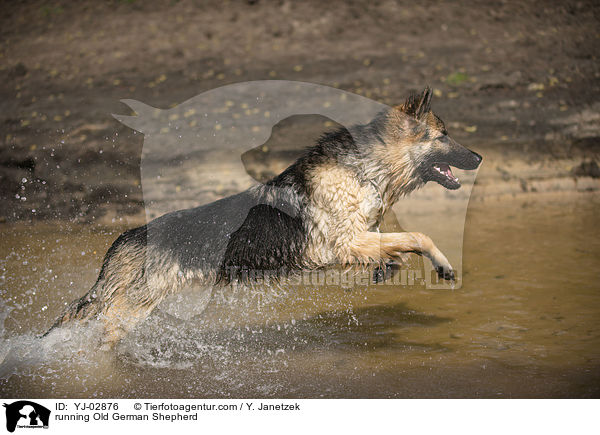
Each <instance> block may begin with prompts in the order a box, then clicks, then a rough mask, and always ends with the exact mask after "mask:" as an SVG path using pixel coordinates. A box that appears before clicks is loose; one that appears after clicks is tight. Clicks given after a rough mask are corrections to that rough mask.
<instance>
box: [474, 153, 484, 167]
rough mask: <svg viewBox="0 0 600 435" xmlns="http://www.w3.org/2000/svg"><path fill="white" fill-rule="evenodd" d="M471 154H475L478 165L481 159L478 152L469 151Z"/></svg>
mask: <svg viewBox="0 0 600 435" xmlns="http://www.w3.org/2000/svg"><path fill="white" fill-rule="evenodd" d="M471 152H472V153H473V154H475V158H476V159H477V166H479V164H480V163H481V161H482V160H483V157H481V156H480V155H479V154H477V153H476V152H475V151H471Z"/></svg>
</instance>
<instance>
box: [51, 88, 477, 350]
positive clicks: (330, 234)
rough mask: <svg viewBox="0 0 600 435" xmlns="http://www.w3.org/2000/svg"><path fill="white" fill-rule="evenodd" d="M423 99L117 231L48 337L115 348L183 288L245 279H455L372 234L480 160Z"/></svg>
mask: <svg viewBox="0 0 600 435" xmlns="http://www.w3.org/2000/svg"><path fill="white" fill-rule="evenodd" d="M431 96H432V92H431V89H429V88H425V90H424V91H423V92H422V93H420V94H411V95H410V96H409V97H408V98H407V99H406V101H405V102H404V103H403V104H401V105H399V106H395V107H392V108H390V109H388V110H386V111H383V112H381V113H379V114H378V115H377V116H376V117H375V118H374V119H373V120H371V121H370V122H369V123H367V124H364V125H356V126H353V127H350V128H349V129H345V128H341V129H337V130H335V131H333V132H329V133H325V134H324V135H323V136H321V138H320V139H319V140H318V141H317V143H316V144H315V145H314V146H312V147H310V148H308V149H307V150H306V152H305V153H304V154H303V155H302V156H301V157H300V158H298V160H296V162H295V163H293V164H292V165H291V166H289V167H288V168H287V169H285V170H284V171H283V172H282V173H281V174H279V175H277V176H275V177H274V178H272V179H271V180H269V181H268V182H266V183H264V184H260V185H257V186H254V187H251V188H250V189H248V190H246V191H244V192H241V193H239V194H236V195H233V196H229V197H226V198H223V199H221V200H218V201H216V202H213V203H210V204H207V205H203V206H200V207H196V208H192V209H187V210H180V211H176V212H171V213H167V214H165V215H163V216H161V217H158V218H156V219H154V220H153V221H151V222H149V223H148V224H146V225H143V226H141V227H138V228H134V229H131V230H128V231H125V232H124V233H123V234H121V235H120V236H119V237H118V238H117V239H116V241H115V242H114V243H113V244H112V246H111V247H110V248H109V250H108V252H107V253H106V255H105V257H104V261H103V263H102V268H101V270H100V274H99V276H98V279H97V281H96V283H95V284H94V285H93V287H92V288H91V290H90V291H89V292H88V293H86V294H85V295H84V296H82V297H81V298H80V299H77V300H75V301H73V302H72V303H71V304H70V305H69V306H68V307H67V309H66V311H65V312H64V313H63V314H62V315H61V316H60V317H59V318H58V320H57V321H56V323H55V324H54V325H53V326H52V328H50V330H49V331H48V332H47V333H46V334H48V333H49V332H50V331H51V330H52V329H53V328H56V327H59V326H61V325H65V324H67V323H68V322H72V321H75V320H78V321H87V320H92V319H97V320H100V321H101V322H102V324H103V327H104V334H103V341H104V346H105V347H107V348H111V347H113V346H114V345H115V344H116V343H117V342H118V341H119V340H120V339H121V338H122V337H123V336H124V335H125V334H126V333H127V332H128V331H130V330H131V329H132V328H133V327H134V326H135V325H136V324H138V323H139V322H140V321H142V320H143V319H145V318H146V317H147V316H148V315H149V314H150V313H151V312H152V310H153V309H154V308H155V307H156V306H157V305H158V304H159V303H160V302H161V301H162V300H163V299H164V298H165V297H167V296H169V295H172V294H174V293H177V292H178V291H180V290H181V289H182V288H184V287H185V286H188V285H190V283H192V282H196V283H201V284H203V285H226V284H228V283H231V282H232V281H235V280H242V279H244V276H246V277H247V276H248V274H247V273H245V272H248V271H253V270H259V271H282V270H288V271H289V270H292V271H298V272H299V271H301V270H307V269H310V270H314V269H318V268H323V267H325V266H327V265H331V264H348V265H350V264H362V265H365V264H372V263H379V264H381V263H383V262H386V261H393V260H398V259H401V258H402V257H403V256H405V255H406V254H407V253H415V254H418V255H422V256H425V257H427V258H429V259H430V260H431V262H432V263H433V266H434V267H435V269H436V271H437V273H438V275H439V276H440V277H441V278H443V279H447V280H453V279H454V272H453V270H452V266H451V265H450V263H449V262H448V259H447V258H446V257H445V256H444V254H443V253H442V252H441V251H440V250H439V249H438V248H437V247H436V246H435V244H434V243H433V241H432V240H431V239H430V238H429V237H428V236H426V235H425V234H422V233H416V232H401V233H379V232H378V231H377V229H378V226H379V224H380V222H381V220H382V217H383V215H384V213H385V212H386V210H388V209H389V208H390V207H391V206H392V205H393V204H394V203H395V202H396V201H397V200H398V199H399V198H401V197H402V196H404V195H408V194H409V193H410V192H412V191H414V190H415V189H418V188H419V187H421V186H423V185H424V184H425V183H427V182H429V181H434V182H437V183H438V184H440V185H442V186H443V187H445V188H446V189H458V188H459V187H460V182H459V180H458V179H457V178H456V177H455V176H454V175H453V173H452V170H451V166H454V167H457V168H460V169H465V170H473V169H476V168H477V167H478V166H479V164H480V163H481V161H482V157H481V156H480V155H479V154H477V153H475V152H473V151H470V150H468V149H467V148H465V147H463V146H461V145H459V144H458V143H456V142H455V141H454V140H452V139H451V138H450V137H449V136H448V132H447V130H446V127H445V125H444V123H443V121H442V120H441V119H440V118H439V117H438V116H437V115H435V114H434V113H433V112H432V111H431Z"/></svg>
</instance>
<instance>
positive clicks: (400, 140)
mask: <svg viewBox="0 0 600 435" xmlns="http://www.w3.org/2000/svg"><path fill="white" fill-rule="evenodd" d="M431 94H432V92H431V89H429V88H425V90H424V91H423V92H422V93H421V94H420V95H414V94H413V95H411V96H410V97H408V99H407V100H406V101H405V102H404V104H402V105H400V106H396V107H394V108H393V109H392V110H391V111H390V113H389V114H388V124H387V137H388V138H389V140H388V141H386V142H388V143H387V147H388V148H390V149H389V150H388V151H390V152H391V155H394V154H395V156H396V157H397V158H402V159H403V160H405V161H406V160H407V158H408V164H409V165H410V166H411V167H412V169H413V170H414V172H413V173H415V175H416V176H418V177H420V178H421V181H423V183H426V182H428V181H435V182H437V183H439V184H441V185H442V186H444V187H445V188H446V189H452V190H454V189H458V188H459V187H460V182H459V181H458V178H456V177H455V176H454V174H452V169H451V166H454V167H456V168H459V169H467V170H469V169H477V167H479V164H480V163H481V160H482V157H481V156H480V155H479V154H477V153H475V152H473V151H471V150H469V149H467V148H465V147H463V146H462V145H460V144H458V143H457V142H455V141H454V140H453V139H452V138H450V136H448V131H447V130H446V126H445V125H444V122H443V121H442V120H441V119H440V118H439V117H438V116H437V115H436V114H435V113H433V112H432V111H431Z"/></svg>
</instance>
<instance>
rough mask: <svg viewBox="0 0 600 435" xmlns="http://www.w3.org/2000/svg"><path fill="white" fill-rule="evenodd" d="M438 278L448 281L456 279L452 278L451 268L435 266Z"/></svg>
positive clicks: (452, 271)
mask: <svg viewBox="0 0 600 435" xmlns="http://www.w3.org/2000/svg"><path fill="white" fill-rule="evenodd" d="M435 271H436V272H437V274H438V276H439V277H440V278H442V279H445V280H448V281H456V277H455V276H454V270H452V268H451V267H444V266H437V267H436V268H435Z"/></svg>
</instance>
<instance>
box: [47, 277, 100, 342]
mask: <svg viewBox="0 0 600 435" xmlns="http://www.w3.org/2000/svg"><path fill="white" fill-rule="evenodd" d="M97 285H98V282H96V284H94V286H93V287H92V289H91V290H90V291H89V292H87V293H86V294H85V295H83V296H82V297H80V298H79V299H75V300H74V301H73V302H71V303H70V304H69V306H68V307H67V308H66V309H65V311H64V312H63V313H62V314H61V316H60V317H59V318H58V319H56V322H54V324H53V325H52V326H51V327H50V329H48V330H47V331H46V332H45V333H44V334H43V335H42V337H45V336H47V335H48V334H49V333H50V332H51V331H52V330H54V329H55V328H58V327H60V326H62V325H65V324H67V323H70V322H72V321H75V320H79V321H86V320H91V319H93V318H94V317H95V316H97V315H98V314H100V305H101V304H100V303H99V301H98V300H96V299H95V298H94V296H95V295H96V286H97Z"/></svg>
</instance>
